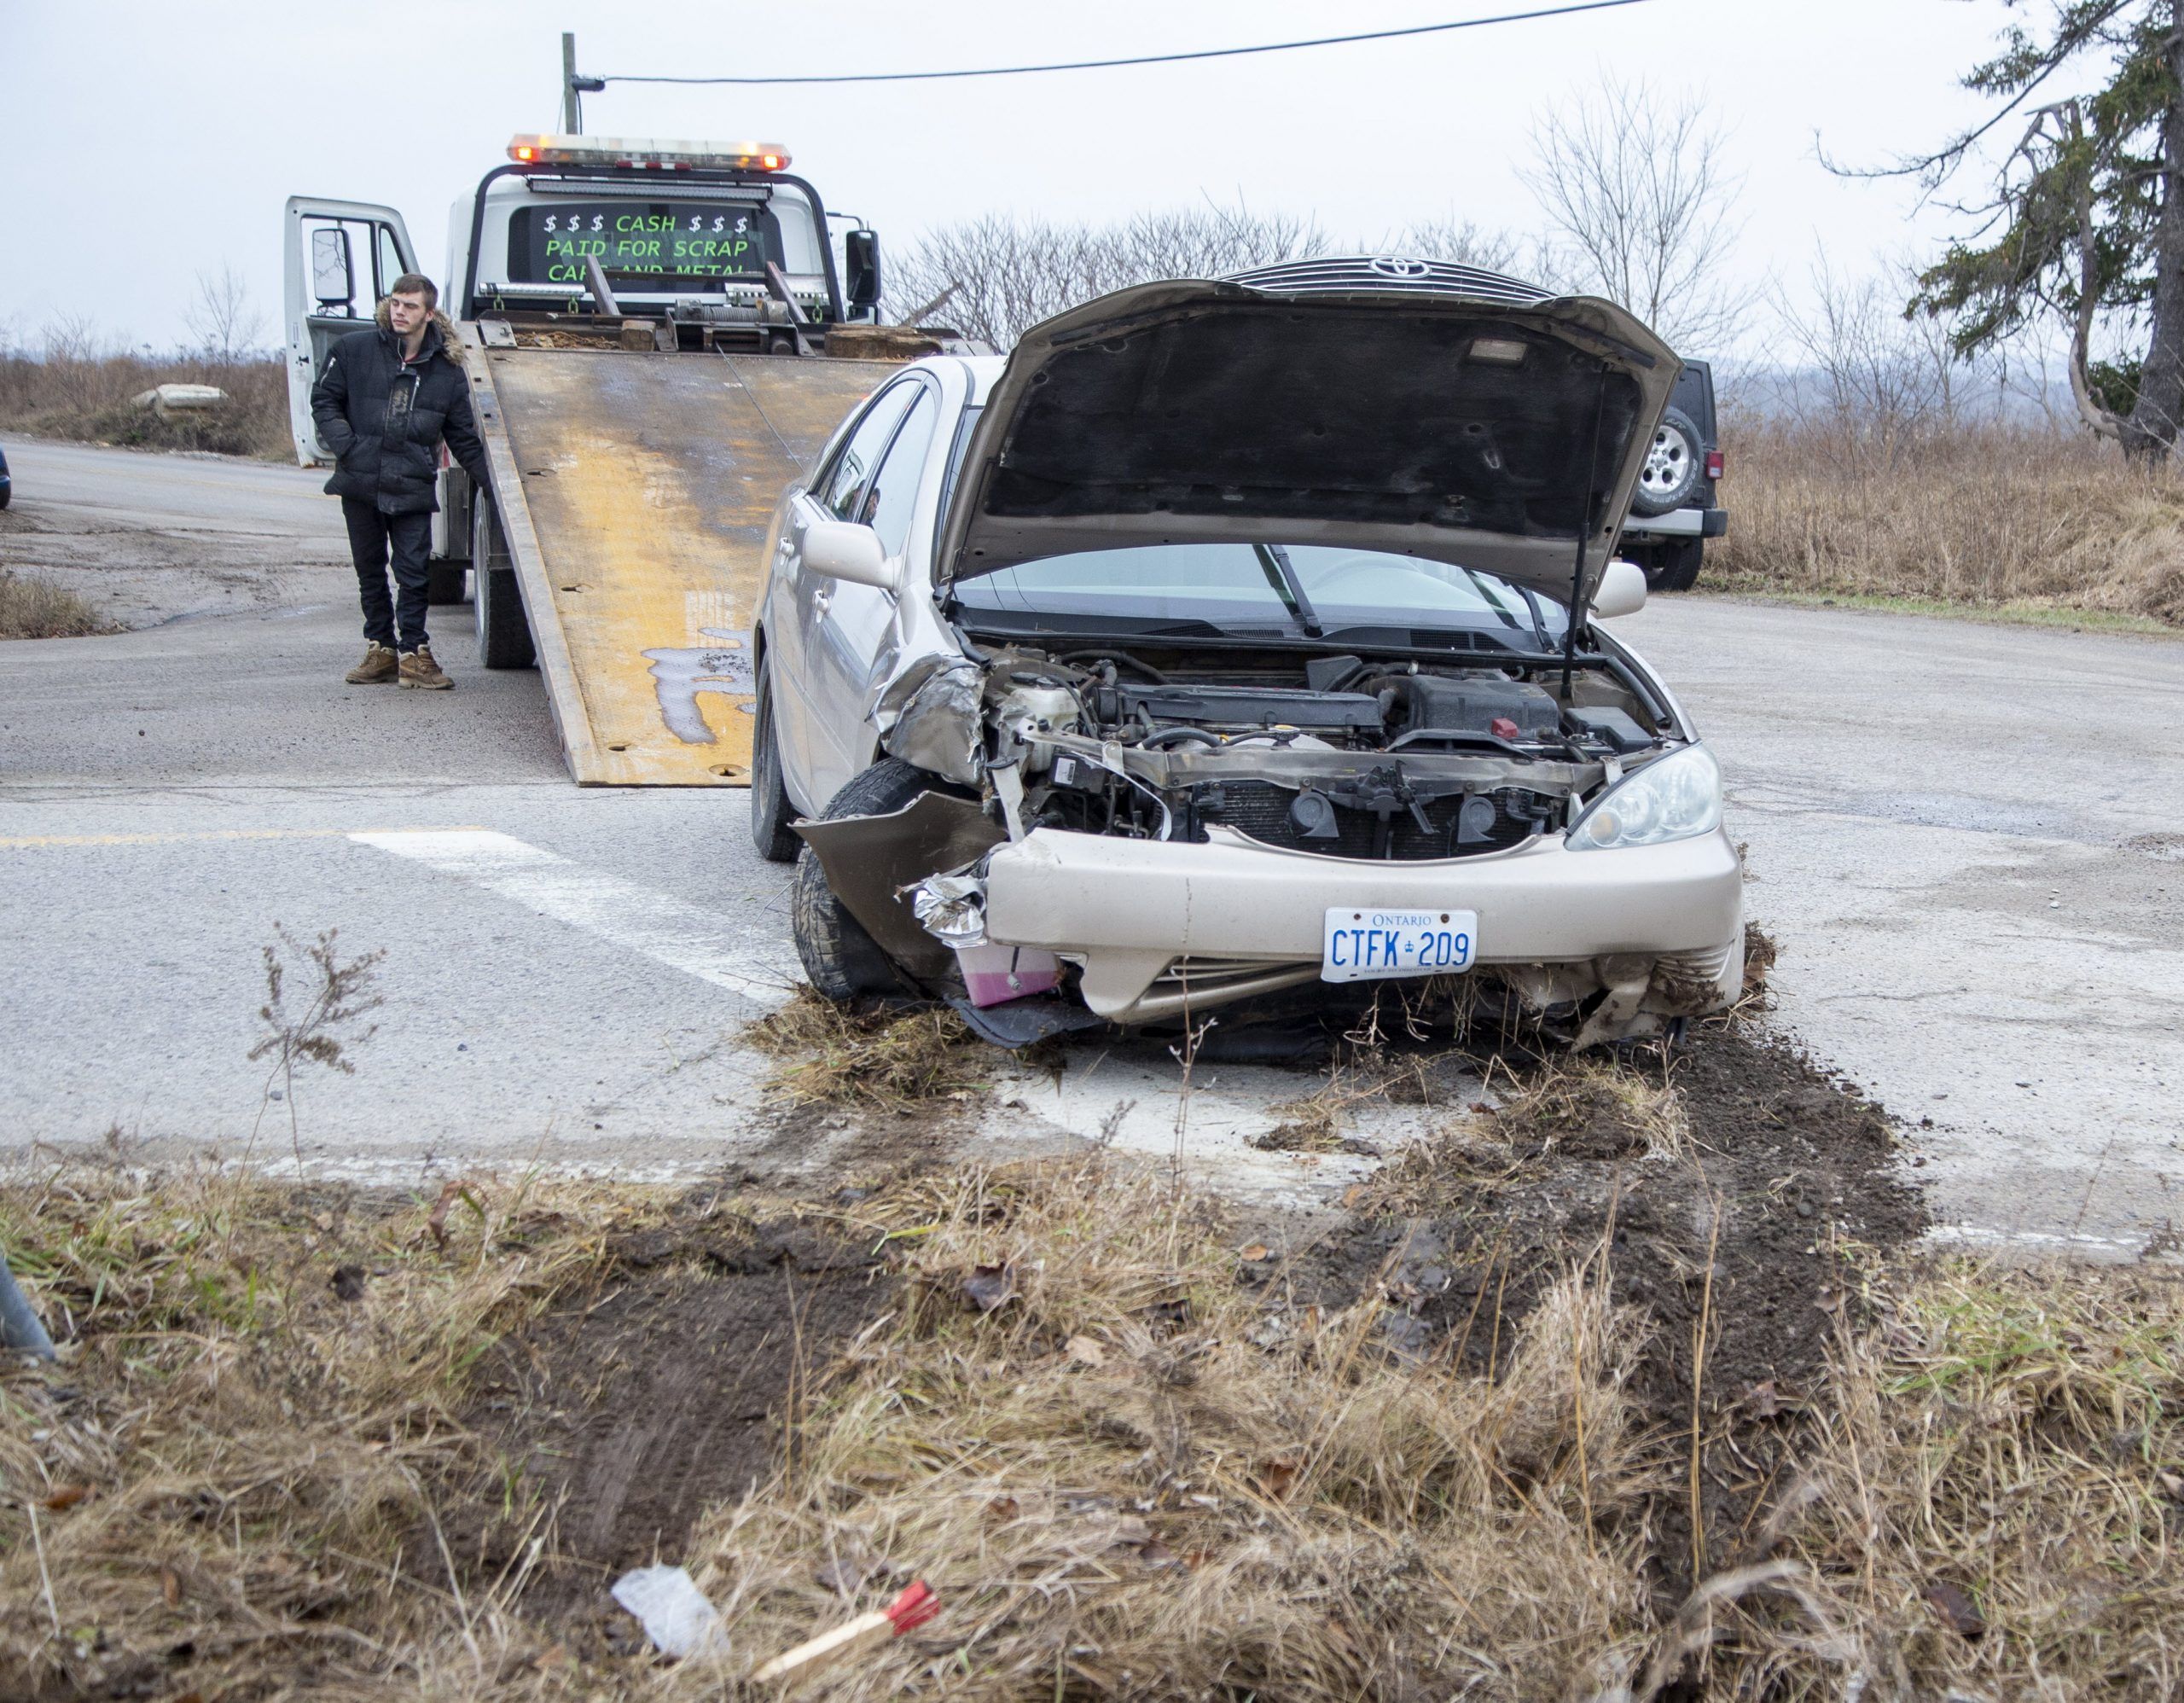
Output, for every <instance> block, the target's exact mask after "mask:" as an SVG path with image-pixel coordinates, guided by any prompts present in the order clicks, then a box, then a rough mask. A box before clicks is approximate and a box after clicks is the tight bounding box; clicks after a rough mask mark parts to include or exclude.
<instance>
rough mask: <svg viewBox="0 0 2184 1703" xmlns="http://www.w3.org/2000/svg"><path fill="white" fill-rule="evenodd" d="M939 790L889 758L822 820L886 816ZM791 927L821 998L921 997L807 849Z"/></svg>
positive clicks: (845, 791)
mask: <svg viewBox="0 0 2184 1703" xmlns="http://www.w3.org/2000/svg"><path fill="white" fill-rule="evenodd" d="M935 790H937V788H936V785H935V782H934V781H933V778H932V776H930V775H928V774H926V772H925V771H924V770H922V769H914V768H912V767H911V766H910V765H909V764H907V763H905V762H903V760H902V759H900V758H897V757H884V758H882V759H880V761H879V762H877V763H875V764H873V765H872V767H870V768H869V769H868V770H865V771H864V772H863V774H862V775H859V776H857V777H856V778H855V779H853V780H852V781H851V782H850V783H849V785H847V786H846V787H844V788H842V789H841V791H840V792H839V793H835V794H834V802H833V803H832V804H830V805H828V806H827V809H826V811H825V813H824V814H823V815H822V817H820V820H821V821H822V822H835V821H839V819H840V818H842V817H851V816H887V815H890V814H892V812H894V811H898V810H901V809H903V807H904V806H905V805H908V804H909V802H910V801H911V800H912V799H915V798H916V797H917V795H918V794H919V793H927V792H932V791H935ZM789 924H790V927H791V928H792V929H793V932H794V933H795V935H796V956H797V957H798V958H799V960H800V961H801V962H802V963H803V965H804V974H805V975H806V976H808V977H810V980H811V985H812V988H813V989H814V991H816V992H819V993H821V994H823V995H825V996H826V997H828V999H831V1000H833V1001H834V1003H836V1004H837V1005H843V1004H846V1003H849V1002H850V1001H851V1000H852V999H858V998H863V997H870V996H872V995H875V994H879V995H887V994H906V993H907V994H915V993H916V992H918V991H919V990H918V988H917V985H916V984H915V983H914V982H912V981H911V979H909V976H908V975H906V974H903V971H902V970H901V969H899V968H897V967H896V964H895V961H894V960H893V959H892V958H890V957H889V956H887V954H886V952H884V951H882V950H880V943H879V942H878V941H877V940H874V939H873V938H872V936H871V934H870V933H868V932H867V931H866V928H865V926H864V925H863V923H862V922H859V921H857V918H855V917H854V916H852V915H850V914H849V911H848V910H846V909H845V907H844V906H843V904H842V902H841V901H840V900H839V899H838V898H835V897H834V889H833V888H832V887H830V886H828V885H827V872H826V870H825V869H822V868H821V867H820V863H819V858H818V856H817V854H816V852H814V851H812V849H811V848H810V846H804V849H803V850H802V851H801V852H799V854H798V857H797V860H796V876H795V879H794V881H793V883H792V885H791V889H790V894H789Z"/></svg>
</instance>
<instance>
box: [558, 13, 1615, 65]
mask: <svg viewBox="0 0 2184 1703" xmlns="http://www.w3.org/2000/svg"><path fill="white" fill-rule="evenodd" d="M1646 3H1647V0H1577V3H1575V4H1571V5H1567V6H1542V7H1541V8H1539V9H1536V10H1534V11H1530V12H1503V13H1501V14H1499V15H1496V16H1495V17H1491V18H1459V19H1457V20H1455V21H1454V22H1451V23H1445V24H1414V25H1412V26H1409V28H1407V29H1400V30H1368V31H1365V32H1363V33H1362V34H1359V35H1354V36H1316V37H1314V38H1312V39H1311V40H1310V41H1295V42H1263V43H1261V44H1258V46H1256V47H1211V48H1202V49H1199V50H1198V51H1197V52H1195V53H1155V54H1147V55H1142V56H1141V57H1138V58H1134V59H1078V60H1072V61H1068V62H1067V63H1066V64H1061V65H989V66H982V67H979V69H977V70H974V71H868V72H861V73H856V74H853V75H845V76H839V77H601V78H595V79H593V78H587V79H586V82H587V83H590V82H592V81H597V82H600V83H735V84H746V85H748V84H784V83H806V84H809V83H931V82H937V81H939V80H941V79H943V78H956V77H1028V76H1032V75H1035V74H1037V73H1040V72H1045V71H1112V70H1114V69H1116V68H1117V67H1120V66H1125V65H1176V64H1180V63H1182V61H1185V60H1192V59H1237V58H1240V57H1242V56H1243V55H1246V54H1253V53H1290V52H1293V51H1294V50H1296V49H1298V48H1308V47H1341V46H1344V45H1345V44H1348V43H1350V42H1384V41H1392V40H1394V39H1395V38H1397V37H1400V36H1432V35H1441V34H1443V33H1445V32H1448V31H1449V30H1476V29H1479V28H1483V27H1484V26H1486V25H1488V24H1521V23H1524V22H1526V21H1528V20H1531V19H1534V18H1560V17H1565V16H1567V15H1569V14H1571V13H1572V12H1605V11H1607V10H1608V9H1611V8H1612V7H1617V6H1642V5H1645V4H1646Z"/></svg>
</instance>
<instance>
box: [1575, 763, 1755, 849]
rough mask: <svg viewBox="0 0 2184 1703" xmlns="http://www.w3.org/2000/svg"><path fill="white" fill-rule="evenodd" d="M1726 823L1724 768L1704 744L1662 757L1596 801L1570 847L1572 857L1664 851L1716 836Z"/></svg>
mask: <svg viewBox="0 0 2184 1703" xmlns="http://www.w3.org/2000/svg"><path fill="white" fill-rule="evenodd" d="M1721 821H1722V769H1721V765H1720V764H1717V763H1716V762H1715V761H1714V753H1712V752H1711V751H1709V750H1707V748H1706V747H1705V746H1703V745H1687V746H1686V747H1684V748H1683V749H1682V750H1681V751H1679V752H1676V753H1674V754H1672V755H1670V756H1667V757H1657V758H1655V759H1653V761H1652V762H1651V763H1648V764H1647V765H1646V766H1645V767H1644V768H1643V769H1640V770H1634V771H1633V772H1632V773H1631V774H1630V775H1629V776H1627V777H1626V778H1625V779H1623V780H1622V781H1619V782H1617V783H1616V784H1615V785H1614V786H1612V787H1611V788H1608V790H1607V791H1606V793H1603V794H1602V795H1601V796H1600V797H1599V798H1597V799H1594V800H1593V802H1592V803H1591V805H1589V806H1588V807H1587V808H1586V811H1585V813H1584V814H1583V816H1581V817H1578V818H1577V822H1575V823H1574V824H1573V825H1572V826H1571V829H1570V834H1569V837H1568V839H1567V840H1565V842H1564V843H1565V844H1566V845H1567V846H1569V848H1570V849H1571V851H1610V850H1612V849H1613V848H1615V847H1617V846H1661V845H1665V844H1666V843H1667V842H1668V841H1670V840H1689V839H1692V838H1693V837H1694V836H1696V835H1698V834H1711V833H1712V832H1713V831H1714V829H1715V828H1717V827H1719V826H1720V825H1721Z"/></svg>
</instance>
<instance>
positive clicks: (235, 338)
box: [183, 266, 265, 367]
mask: <svg viewBox="0 0 2184 1703" xmlns="http://www.w3.org/2000/svg"><path fill="white" fill-rule="evenodd" d="M183 323H184V324H186V325H188V326H189V334H190V335H191V336H192V337H194V338H195V339H196V340H197V352H198V353H199V354H200V356H201V357H203V359H204V361H205V363H206V365H208V366H214V367H232V366H234V365H235V364H236V363H238V362H241V361H247V360H248V359H249V358H250V357H252V356H253V355H254V354H256V353H257V352H258V340H259V339H260V338H262V337H263V336H264V334H265V316H264V314H263V313H261V312H259V311H258V309H257V308H256V307H255V306H254V305H253V304H252V302H251V299H250V288H249V287H248V286H247V284H245V283H244V282H243V280H242V275H241V273H240V272H238V271H236V270H235V268H234V267H232V266H223V267H221V268H220V272H219V276H218V277H214V276H211V275H209V274H207V273H204V272H200V273H199V274H198V275H197V299H196V300H195V302H194V303H192V304H191V305H190V308H189V312H188V313H187V314H185V315H184V316H183Z"/></svg>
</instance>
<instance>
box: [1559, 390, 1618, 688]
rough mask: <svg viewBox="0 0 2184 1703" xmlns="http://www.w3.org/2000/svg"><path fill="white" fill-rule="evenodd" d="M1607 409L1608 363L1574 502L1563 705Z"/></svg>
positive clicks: (1595, 395) (1573, 661)
mask: <svg viewBox="0 0 2184 1703" xmlns="http://www.w3.org/2000/svg"><path fill="white" fill-rule="evenodd" d="M1606 409H1607V363H1606V361H1602V362H1601V363H1600V383H1599V386H1598V387H1597V388H1595V389H1594V392H1593V441H1592V447H1591V459H1590V461H1589V463H1588V466H1587V469H1586V474H1585V488H1584V491H1583V493H1582V494H1581V495H1580V496H1579V497H1578V499H1577V561H1576V562H1575V563H1574V564H1573V565H1572V566H1571V570H1570V619H1569V621H1568V623H1567V624H1566V625H1565V626H1564V627H1563V630H1562V701H1563V702H1564V703H1565V704H1567V703H1568V702H1569V701H1570V675H1571V670H1572V669H1573V668H1574V667H1575V666H1577V623H1578V619H1579V611H1580V608H1581V607H1582V606H1583V602H1584V599H1585V529H1586V528H1587V527H1588V526H1590V525H1591V524H1592V519H1593V486H1594V484H1595V483H1596V482H1597V481H1598V480H1599V479H1600V419H1601V416H1602V415H1603V414H1604V413H1605V412H1606Z"/></svg>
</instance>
